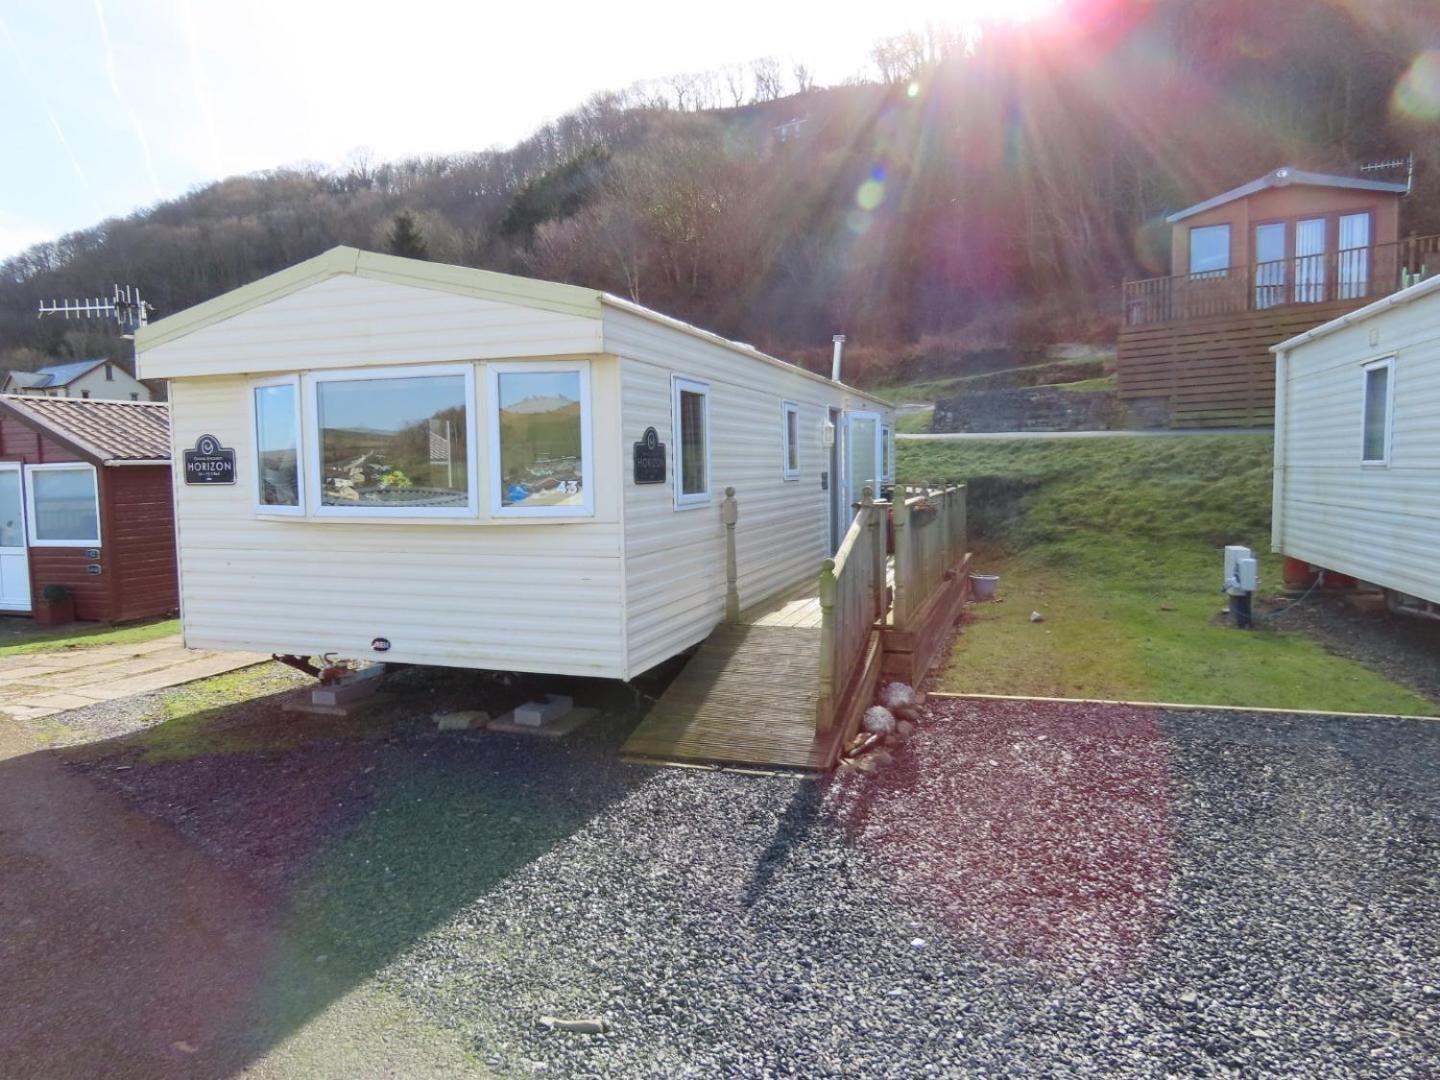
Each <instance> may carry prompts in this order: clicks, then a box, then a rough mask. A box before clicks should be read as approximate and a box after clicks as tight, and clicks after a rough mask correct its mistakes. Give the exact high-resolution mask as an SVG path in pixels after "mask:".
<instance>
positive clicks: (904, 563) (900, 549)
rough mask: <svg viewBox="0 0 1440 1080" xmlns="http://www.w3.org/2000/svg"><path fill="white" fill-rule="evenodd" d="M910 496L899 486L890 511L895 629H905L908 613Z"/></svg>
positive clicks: (906, 488) (908, 491) (903, 487)
mask: <svg viewBox="0 0 1440 1080" xmlns="http://www.w3.org/2000/svg"><path fill="white" fill-rule="evenodd" d="M909 494H910V490H909V488H908V487H905V486H901V487H897V488H896V489H895V499H894V503H895V505H894V508H893V509H892V510H891V516H892V519H893V520H894V522H895V629H896V630H904V629H905V619H906V617H907V615H908V614H909V612H908V611H907V608H906V605H907V604H908V603H909V599H908V592H909V588H910V574H911V572H912V571H911V565H910V556H911V551H910V507H909V505H908V503H907V498H906V497H907V496H908V495H909Z"/></svg>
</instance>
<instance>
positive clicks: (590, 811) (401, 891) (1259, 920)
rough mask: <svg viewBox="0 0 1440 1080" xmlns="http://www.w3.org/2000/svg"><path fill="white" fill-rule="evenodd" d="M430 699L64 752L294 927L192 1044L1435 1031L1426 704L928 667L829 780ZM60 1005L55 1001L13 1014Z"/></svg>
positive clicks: (238, 718) (1036, 1046) (805, 1048)
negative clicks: (474, 722)
mask: <svg viewBox="0 0 1440 1080" xmlns="http://www.w3.org/2000/svg"><path fill="white" fill-rule="evenodd" d="M411 698H413V699H414V700H411ZM402 702H404V703H405V704H404V705H403V707H402V705H401V703H402ZM441 704H443V702H442V700H441V697H440V696H435V695H431V696H429V697H427V696H426V694H425V693H422V692H420V691H412V692H411V694H409V695H408V696H406V697H402V698H401V699H400V702H397V706H396V710H397V711H396V713H395V714H394V716H392V717H390V718H388V719H381V718H376V719H375V720H373V721H372V722H368V723H366V724H363V725H356V724H354V723H351V724H349V725H340V726H336V725H329V726H326V725H319V726H314V727H302V728H297V727H296V726H295V721H294V720H293V719H290V718H283V719H282V718H280V717H279V716H278V715H277V716H272V715H271V714H272V713H274V712H275V710H274V709H267V708H266V707H265V705H264V703H263V700H262V701H261V702H252V703H249V704H247V705H245V706H240V707H236V708H229V709H227V710H219V711H216V712H215V713H214V717H215V719H214V720H212V721H210V723H212V724H218V725H219V726H220V731H221V732H223V734H224V735H225V736H226V737H225V738H224V739H220V738H219V734H218V733H217V734H211V735H210V736H208V738H207V739H206V740H201V741H199V742H197V744H196V745H197V747H199V748H201V749H203V748H204V747H206V746H226V747H229V748H230V749H228V750H226V751H225V752H203V753H197V754H195V755H193V756H175V755H173V754H171V755H169V756H163V757H161V758H158V759H156V760H153V761H152V760H150V759H149V758H146V757H145V756H143V755H141V754H139V753H138V752H137V751H136V750H135V749H134V747H133V745H132V744H130V743H127V742H126V740H125V739H119V740H112V741H111V742H109V743H99V744H89V746H90V749H87V751H86V753H85V754H84V755H83V756H82V757H81V758H80V759H77V760H76V761H75V762H74V764H73V766H72V768H71V772H72V774H74V775H75V776H76V777H77V779H78V778H83V780H84V781H88V782H93V783H97V784H100V785H102V786H103V787H106V788H109V789H111V790H112V791H113V792H114V793H115V794H117V795H119V796H120V797H122V798H123V799H124V800H125V801H126V803H127V804H128V805H130V806H131V807H133V808H134V809H135V810H137V811H138V812H140V813H142V814H144V815H146V816H147V817H148V818H150V819H152V820H154V821H156V822H157V823H158V824H159V825H160V826H161V827H164V828H168V829H171V830H173V834H174V835H175V836H176V837H177V838H178V839H181V840H183V841H185V842H186V843H188V844H191V845H193V846H194V847H196V848H199V849H200V851H201V852H203V853H204V854H205V855H207V856H209V857H210V858H211V860H212V861H213V863H214V864H215V868H216V869H215V873H216V874H217V875H218V876H220V877H222V878H223V877H224V876H226V875H239V876H240V877H241V878H243V879H245V880H246V881H247V882H248V883H249V884H248V885H247V888H253V889H254V890H256V891H257V894H258V895H260V896H262V897H263V898H264V903H265V908H266V911H267V914H266V918H265V923H266V925H267V926H270V927H274V930H273V934H274V937H273V940H271V941H270V943H269V944H268V945H267V946H266V947H265V948H264V949H263V950H262V953H261V955H263V956H265V957H268V958H269V959H268V960H266V961H265V963H266V967H265V968H264V969H263V970H261V971H260V972H258V973H257V975H256V978H255V980H254V985H255V986H256V987H257V990H256V992H255V997H254V999H253V1001H252V1004H251V1007H250V1008H249V1009H248V1010H245V1009H242V1010H240V1012H242V1013H243V1012H247V1011H248V1012H249V1013H250V1014H251V1015H254V1016H256V1017H257V1019H256V1020H254V1021H251V1022H247V1023H246V1024H245V1025H244V1027H243V1028H241V1029H238V1030H237V1029H234V1028H230V1027H226V1026H225V1025H223V1024H220V1025H218V1026H217V1025H212V1026H215V1027H216V1030H215V1034H214V1035H213V1036H212V1042H213V1048H212V1044H211V1043H205V1044H204V1045H200V1044H199V1043H198V1042H197V1045H200V1049H199V1051H198V1052H197V1053H196V1054H195V1055H194V1056H193V1058H191V1059H190V1060H189V1067H188V1068H181V1069H180V1070H179V1071H177V1072H176V1073H175V1075H187V1076H188V1075H202V1074H203V1075H220V1074H221V1073H222V1072H224V1071H228V1070H232V1069H233V1068H234V1067H235V1066H236V1065H237V1064H241V1063H243V1062H244V1061H246V1060H254V1058H255V1056H256V1055H263V1054H265V1053H266V1052H267V1050H268V1049H269V1048H270V1047H273V1046H275V1045H276V1044H277V1040H280V1039H282V1038H286V1037H287V1036H288V1033H292V1032H312V1031H315V1030H318V1029H319V1028H320V1027H323V1025H324V1023H325V1021H326V1020H327V1018H330V1017H333V1016H334V1015H335V1008H334V1003H335V1002H339V1001H348V1000H351V999H353V998H354V997H355V996H356V995H357V994H360V995H365V996H377V995H378V998H379V999H380V1000H384V1001H393V1002H396V1003H397V1006H398V1007H400V1008H402V1009H403V1014H404V1016H405V1017H406V1018H407V1019H406V1020H405V1021H404V1028H403V1030H404V1032H405V1033H406V1037H407V1039H408V1040H409V1045H411V1048H412V1049H413V1050H416V1051H417V1052H420V1053H421V1054H422V1057H421V1058H420V1059H416V1061H415V1062H414V1063H413V1064H408V1065H407V1066H406V1067H405V1068H404V1069H403V1070H402V1071H401V1073H400V1074H401V1075H406V1076H421V1075H437V1076H439V1075H445V1076H450V1075H458V1074H459V1072H461V1071H470V1072H474V1073H477V1074H485V1073H494V1074H498V1075H503V1076H525V1075H531V1074H546V1075H550V1076H556V1077H567V1078H568V1077H582V1076H604V1077H671V1076H694V1077H700V1076H705V1077H711V1076H743V1077H752V1076H807V1077H808V1076H821V1075H845V1076H865V1077H891V1076H893V1077H907V1078H908V1077H918V1076H987V1075H989V1076H1023V1075H1046V1076H1050V1075H1076V1074H1086V1075H1126V1074H1129V1075H1145V1076H1152V1075H1167V1074H1168V1075H1176V1076H1182V1075H1222V1076H1223V1075H1244V1076H1257V1075H1284V1076H1296V1075H1305V1076H1335V1075H1371V1076H1384V1077H1412V1076H1414V1077H1419V1076H1426V1075H1434V1062H1436V1061H1437V1060H1440V1034H1437V1032H1440V959H1437V958H1440V878H1437V873H1436V870H1437V866H1440V824H1437V822H1440V813H1437V810H1440V806H1437V803H1440V794H1437V792H1440V784H1437V782H1436V781H1437V778H1440V777H1437V774H1440V721H1427V720H1410V721H1356V720H1336V719H1323V718H1317V717H1309V716H1297V717H1290V716H1277V715H1253V714H1235V713H1222V712H1216V713H1197V712H1176V713H1167V712H1159V711H1155V710H1148V709H1138V708H1130V707H1120V706H1078V705H1054V704H1032V703H1020V702H985V703H983V704H982V703H971V702H962V701H958V700H953V699H951V700H942V699H932V701H931V703H930V705H929V706H927V708H926V710H925V716H924V718H923V720H922V723H921V724H920V726H919V728H918V730H917V732H916V734H915V735H914V736H913V738H912V739H911V740H910V742H909V743H908V744H907V745H906V746H904V747H903V748H901V749H900V751H899V752H898V753H897V754H896V756H895V759H894V760H893V761H892V762H891V763H889V764H888V765H886V766H884V767H883V768H882V769H881V770H880V771H879V772H877V773H875V774H873V775H872V774H866V773H863V772H859V771H856V770H845V771H842V772H840V773H838V774H837V775H836V776H834V777H833V778H829V779H826V780H822V781H815V780H811V779H804V778H799V777H795V776H783V775H782V776H756V775H739V774H730V773H719V772H708V771H699V770H687V769H653V768H649V767H643V766H637V765H626V764H624V763H622V762H620V761H619V760H618V758H617V754H616V751H617V748H618V746H619V745H620V743H621V742H622V741H623V739H624V737H625V735H626V734H627V733H628V730H629V727H630V726H631V725H632V724H633V722H634V721H633V717H630V716H626V715H625V710H624V709H621V708H618V707H617V708H616V709H615V711H614V712H613V713H612V715H611V716H609V717H608V718H606V719H604V720H602V721H597V722H595V723H593V724H591V725H590V726H589V727H587V728H584V729H582V730H581V732H580V733H578V734H577V735H576V736H574V737H572V738H569V739H566V740H562V741H560V742H557V743H548V742H546V743H540V742H535V741H531V740H525V739H522V738H516V737H502V736H495V735H490V734H483V733H457V734H446V735H437V734H436V733H435V732H434V728H433V724H431V723H430V722H429V720H428V714H429V712H430V711H432V710H433V709H434V708H436V707H438V706H439V705H441ZM80 719H81V718H80V716H79V714H71V715H70V716H69V717H67V724H69V725H70V726H76V725H79V724H80ZM251 728H253V729H254V730H253V731H250V730H249V729H251ZM271 729H273V734H272V735H271V736H270V740H271V741H270V742H268V743H264V744H262V745H264V746H265V748H263V749H260V750H254V749H248V747H252V746H254V745H256V738H257V737H258V735H259V734H260V733H262V732H267V731H271ZM77 730H78V727H77ZM247 731H248V732H249V733H248V734H247ZM281 735H287V736H288V738H289V740H290V741H288V742H287V741H285V740H283V739H282V738H281ZM297 739H298V740H299V741H295V740H297ZM160 745H161V746H162V747H168V746H169V744H168V743H162V744H160ZM111 828H112V825H111V816H102V817H97V818H95V823H94V829H95V830H96V831H97V835H100V836H102V837H103V834H104V833H105V831H106V830H107V829H111ZM97 842H99V841H97ZM122 842H123V841H122ZM127 850H128V849H127ZM155 857H158V856H155ZM188 872H193V871H187V873H188ZM13 880H14V879H12V883H11V884H10V885H9V886H8V887H9V888H11V889H12V890H13V888H14V884H13ZM101 899H103V898H101ZM103 906H104V905H103V903H100V902H99V901H97V902H96V903H95V904H94V907H95V910H96V911H97V912H100V911H103ZM123 914H124V912H123V911H120V912H117V913H116V915H123ZM269 932H270V931H267V933H269ZM67 940H68V941H76V942H80V941H83V940H84V934H83V933H82V934H80V935H79V937H78V939H77V938H76V935H74V934H70V936H69V938H67ZM76 947H77V948H79V945H78V944H77V945H76ZM137 978H139V976H137ZM146 989H147V987H146V985H145V983H144V981H143V979H141V982H140V983H138V984H137V986H136V988H135V992H136V993H139V992H140V991H142V990H146ZM48 1000H53V1001H56V1002H59V1001H63V1000H65V996H64V994H63V993H60V992H57V994H56V995H54V996H53V997H52V998H50V999H48ZM545 1015H553V1016H559V1017H564V1018H577V1017H604V1018H605V1019H606V1020H607V1021H608V1023H609V1024H610V1025H611V1030H610V1031H608V1032H607V1033H605V1034H601V1035H584V1034H569V1033H561V1032H552V1031H549V1030H547V1029H545V1028H544V1027H542V1026H541V1025H540V1024H539V1019H540V1018H541V1017H542V1016H545ZM20 1019H21V1020H22V1021H24V1018H20ZM68 1024H69V1020H68V1019H67V1014H66V1013H65V1012H64V1010H59V1011H56V1012H54V1014H53V1015H51V1013H50V1012H47V1011H44V1010H41V1011H36V1012H34V1013H32V1014H31V1016H30V1018H29V1020H28V1022H22V1024H21V1028H22V1029H23V1030H22V1032H21V1034H22V1035H25V1036H27V1037H37V1038H40V1039H42V1040H43V1039H45V1038H51V1039H66V1038H69V1037H70V1036H69V1035H68V1034H67V1032H69V1031H70V1030H71V1029H70V1027H69V1026H67V1025H68ZM51 1025H53V1030H52V1029H51V1027H50V1026H51ZM332 1026H333V1025H332ZM343 1036H344V1040H345V1044H346V1045H349V1046H352V1047H353V1048H354V1049H355V1053H356V1054H358V1055H359V1056H358V1060H359V1061H361V1062H365V1061H368V1062H370V1066H371V1067H372V1068H371V1071H368V1072H367V1069H366V1068H359V1069H358V1071H357V1070H356V1069H355V1068H354V1067H353V1066H347V1067H346V1069H345V1070H344V1071H343V1073H344V1075H347V1076H349V1075H357V1076H366V1075H371V1076H374V1075H385V1074H386V1067H385V1066H382V1064H381V1062H382V1060H384V1055H385V1054H386V1053H387V1052H389V1051H390V1050H391V1049H392V1048H391V1047H390V1042H391V1038H390V1036H388V1035H385V1036H381V1035H378V1034H368V1033H367V1028H366V1026H365V1023H364V1022H353V1023H350V1024H349V1025H348V1026H347V1027H345V1028H344V1031H343ZM170 1038H173V1036H170ZM427 1039H428V1040H430V1041H431V1042H433V1043H434V1045H435V1047H436V1048H437V1052H436V1053H435V1054H434V1055H428V1056H433V1057H434V1060H427V1055H426V1054H425V1052H424V1050H425V1047H424V1040H427ZM334 1042H335V1039H334V1037H333V1036H331V1035H328V1034H327V1035H324V1036H322V1037H320V1038H318V1039H314V1040H312V1043H313V1044H314V1045H315V1046H316V1047H317V1048H318V1049H319V1051H320V1053H321V1056H320V1057H318V1058H317V1059H316V1060H320V1061H324V1060H328V1059H329V1058H333V1057H334V1055H333V1054H330V1053H329V1051H327V1050H325V1049H324V1048H325V1047H327V1046H331V1045H332V1044H333V1043H334ZM164 1046H167V1047H168V1046H169V1043H168V1042H166V1043H164ZM439 1048H460V1050H461V1052H462V1053H463V1055H464V1056H465V1057H466V1059H467V1062H466V1064H465V1066H464V1069H459V1067H458V1066H457V1065H456V1062H455V1059H454V1058H453V1056H448V1055H450V1050H448V1049H446V1051H445V1053H444V1054H441V1053H439V1052H438V1051H439ZM327 1054H328V1055H329V1058H327V1056H326V1055H327ZM335 1060H338V1059H335ZM183 1064H184V1063H182V1065H183ZM222 1064H223V1065H224V1066H225V1068H224V1069H223V1070H221V1071H219V1072H209V1071H206V1070H208V1069H211V1068H217V1069H218V1068H219V1067H220V1066H221V1065H222ZM422 1066H423V1067H422ZM457 1070H458V1071H457ZM0 1072H3V1067H0ZM339 1074H340V1070H339V1067H338V1066H336V1067H333V1068H328V1069H327V1068H324V1067H316V1068H314V1070H313V1071H311V1070H309V1069H302V1070H301V1071H299V1072H297V1073H294V1075H322V1076H328V1075H339Z"/></svg>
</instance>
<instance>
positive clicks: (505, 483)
mask: <svg viewBox="0 0 1440 1080" xmlns="http://www.w3.org/2000/svg"><path fill="white" fill-rule="evenodd" d="M489 370H490V409H489V421H490V462H491V465H490V489H491V497H490V504H491V509H492V510H493V511H494V512H495V513H496V514H498V515H500V516H502V517H579V516H584V515H588V514H590V513H592V512H593V499H594V494H593V487H592V484H591V475H590V473H591V451H590V367H589V365H588V364H585V363H567V364H543V365H541V364H491V365H490V369H489Z"/></svg>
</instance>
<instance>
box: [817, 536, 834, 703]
mask: <svg viewBox="0 0 1440 1080" xmlns="http://www.w3.org/2000/svg"><path fill="white" fill-rule="evenodd" d="M835 636H836V628H835V560H834V559H826V560H825V561H824V562H823V563H821V564H820V687H819V691H820V692H819V694H818V695H817V697H816V699H815V730H816V731H829V730H830V725H831V724H833V723H834V722H835Z"/></svg>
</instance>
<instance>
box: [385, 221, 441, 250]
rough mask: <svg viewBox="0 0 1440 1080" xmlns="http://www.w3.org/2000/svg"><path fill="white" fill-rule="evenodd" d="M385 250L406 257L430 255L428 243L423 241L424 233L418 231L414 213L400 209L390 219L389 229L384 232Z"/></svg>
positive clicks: (418, 227)
mask: <svg viewBox="0 0 1440 1080" xmlns="http://www.w3.org/2000/svg"><path fill="white" fill-rule="evenodd" d="M385 250H386V251H388V252H389V253H390V254H391V255H399V256H401V257H403V258H406V259H428V258H429V257H430V245H429V244H427V243H426V242H425V234H424V233H422V232H421V231H420V226H419V225H417V224H416V223H415V215H414V214H412V213H410V211H409V210H401V211H400V212H399V213H398V214H396V215H395V216H394V217H393V218H391V219H390V231H389V232H388V233H386V234H385Z"/></svg>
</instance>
